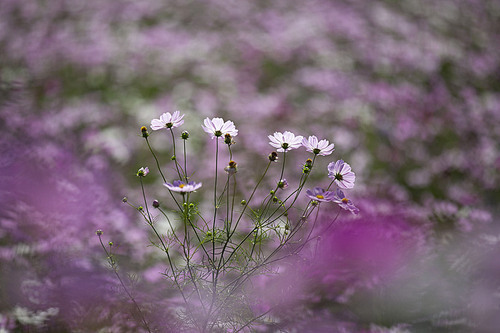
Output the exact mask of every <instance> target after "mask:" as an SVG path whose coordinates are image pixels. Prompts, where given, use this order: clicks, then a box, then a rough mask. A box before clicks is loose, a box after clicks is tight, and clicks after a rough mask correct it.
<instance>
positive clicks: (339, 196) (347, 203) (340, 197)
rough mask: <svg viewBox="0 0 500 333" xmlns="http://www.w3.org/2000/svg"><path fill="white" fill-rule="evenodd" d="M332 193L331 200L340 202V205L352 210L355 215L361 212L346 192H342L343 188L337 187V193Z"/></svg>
mask: <svg viewBox="0 0 500 333" xmlns="http://www.w3.org/2000/svg"><path fill="white" fill-rule="evenodd" d="M330 193H331V195H330V196H329V197H330V199H331V201H333V202H335V203H337V204H339V206H340V207H342V208H344V209H345V210H348V211H350V212H351V213H353V214H354V215H356V214H358V213H359V209H358V208H357V207H356V206H354V204H353V203H352V201H351V200H349V199H347V198H346V196H345V195H344V192H342V190H341V189H339V188H338V189H337V191H336V193H333V192H330Z"/></svg>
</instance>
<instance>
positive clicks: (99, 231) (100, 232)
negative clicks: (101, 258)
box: [95, 229, 103, 237]
mask: <svg viewBox="0 0 500 333" xmlns="http://www.w3.org/2000/svg"><path fill="white" fill-rule="evenodd" d="M95 234H96V235H97V236H99V237H101V236H102V234H103V232H102V230H101V229H98V230H97V231H96V232H95Z"/></svg>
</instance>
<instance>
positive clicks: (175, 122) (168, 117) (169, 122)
mask: <svg viewBox="0 0 500 333" xmlns="http://www.w3.org/2000/svg"><path fill="white" fill-rule="evenodd" d="M182 118H184V115H182V116H181V113H180V111H175V112H174V113H173V114H170V112H165V113H164V114H162V115H161V116H160V119H153V120H151V129H152V130H153V131H157V130H161V129H163V128H176V127H179V126H181V125H182V124H184V120H183V119H182Z"/></svg>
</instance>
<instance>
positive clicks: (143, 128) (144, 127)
mask: <svg viewBox="0 0 500 333" xmlns="http://www.w3.org/2000/svg"><path fill="white" fill-rule="evenodd" d="M141 134H142V137H143V138H147V137H148V136H149V133H148V128H147V127H146V126H142V127H141Z"/></svg>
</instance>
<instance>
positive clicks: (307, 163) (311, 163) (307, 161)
mask: <svg viewBox="0 0 500 333" xmlns="http://www.w3.org/2000/svg"><path fill="white" fill-rule="evenodd" d="M312 165H313V161H312V160H311V159H310V158H308V159H307V160H306V164H305V166H306V167H307V168H311V167H312Z"/></svg>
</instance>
